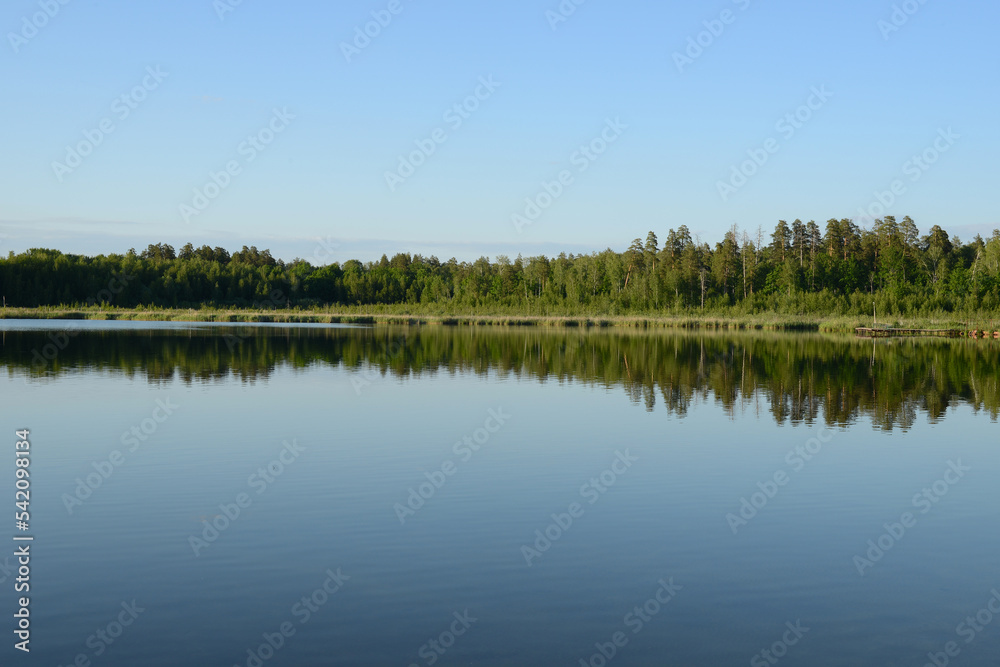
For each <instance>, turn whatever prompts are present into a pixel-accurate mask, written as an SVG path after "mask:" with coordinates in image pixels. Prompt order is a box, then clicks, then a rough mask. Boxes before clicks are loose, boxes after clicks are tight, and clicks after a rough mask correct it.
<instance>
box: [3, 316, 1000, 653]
mask: <svg viewBox="0 0 1000 667" xmlns="http://www.w3.org/2000/svg"><path fill="white" fill-rule="evenodd" d="M0 338H2V348H0V353H2V357H0V360H2V364H3V369H2V370H3V373H2V374H0V385H2V387H3V389H2V396H3V408H4V409H3V415H4V420H3V422H4V427H5V428H6V429H7V433H8V438H7V439H8V442H9V443H11V449H13V447H12V443H13V441H14V439H15V438H14V435H13V431H14V429H15V428H25V427H27V428H30V429H31V441H32V448H33V459H32V467H31V471H32V482H33V487H32V502H31V509H32V534H33V535H34V536H35V540H36V541H35V543H34V544H33V547H32V548H33V550H34V553H35V556H34V559H33V562H32V568H33V569H32V577H33V581H32V591H31V593H32V614H33V629H34V634H33V637H32V653H31V655H30V657H29V658H28V659H27V660H23V659H21V660H20V662H25V663H26V664H35V663H37V664H50V665H52V664H58V665H68V664H71V663H72V662H73V661H74V659H76V657H77V656H78V655H80V654H83V655H84V656H85V657H86V658H87V659H89V660H90V661H91V662H92V664H94V665H98V664H100V665H133V664H142V665H178V664H197V665H234V664H240V665H247V664H250V665H254V664H257V663H256V660H257V659H258V658H254V657H251V656H250V655H249V654H248V650H249V651H252V652H255V653H258V654H259V655H261V657H263V658H265V659H264V660H262V663H263V664H267V665H296V666H308V665H392V664H398V665H403V666H406V665H411V664H416V665H430V664H437V665H554V664H565V665H579V664H581V660H582V661H583V664H592V665H601V664H603V662H602V661H604V662H609V664H618V665H684V666H687V665H746V664H771V663H770V662H769V661H768V660H767V658H766V656H764V655H763V654H761V651H762V650H768V651H773V652H774V653H769V655H771V656H772V657H774V656H777V655H778V654H779V653H780V654H781V655H780V662H781V664H787V665H873V666H874V665H917V666H919V665H923V664H925V663H927V662H928V661H929V657H928V653H937V652H941V651H945V650H946V646H947V645H948V642H955V645H954V646H953V647H951V648H952V649H953V651H954V650H957V651H958V655H957V656H955V657H951V658H950V661H951V662H952V664H956V665H959V664H960V665H969V666H973V665H994V664H996V658H995V656H996V655H997V654H1000V623H994V622H993V618H992V616H993V613H992V612H990V611H988V609H989V607H988V605H989V603H990V600H991V597H992V596H993V595H994V593H993V591H994V589H997V590H1000V573H998V569H997V566H996V553H997V547H998V542H1000V540H998V537H997V528H998V519H1000V510H998V503H997V501H998V491H997V485H996V481H995V480H996V479H997V478H998V473H1000V464H998V458H997V455H996V447H997V433H998V431H997V425H996V419H997V415H998V411H1000V387H998V373H997V361H998V350H1000V346H998V345H997V344H996V343H995V342H993V341H979V342H974V341H966V340H962V341H948V340H887V341H876V342H875V343H873V342H872V341H863V340H855V339H853V338H849V337H839V336H821V335H814V334H797V335H791V334H787V335H782V334H763V333H759V334H709V333H700V334H690V333H672V332H667V333H663V332H660V333H645V332H639V331H635V332H633V331H622V330H599V331H598V330H589V331H586V330H565V329H553V330H547V329H535V328H529V329H517V330H503V329H495V328H454V329H453V328H446V327H423V328H391V327H330V326H287V325H271V326H217V325H216V326H213V325H202V324H180V323H161V324H154V323H126V322H122V323H119V322H73V323H60V322H3V323H0ZM116 452H118V454H117V455H116V454H115V453H116ZM282 452H284V453H282ZM12 458H13V456H10V457H8V459H12ZM282 458H283V459H284V462H281V461H282ZM112 459H113V460H114V461H119V462H120V464H119V465H112V466H111V472H110V474H108V475H107V477H106V478H104V477H101V473H100V471H101V470H103V471H105V472H106V473H107V472H108V470H109V469H108V466H109V465H110V464H109V463H108V462H109V461H111V460H112ZM272 462H279V463H272ZM269 465H271V468H270V471H269V470H268V466H269ZM11 466H12V464H11ZM12 467H13V466H12ZM949 471H950V472H949ZM956 471H958V472H956ZM88 475H89V476H90V480H89V481H91V482H99V484H95V486H96V488H94V489H90V488H89V487H88V486H87V482H88ZM95 475H96V476H97V477H95ZM98 477H100V480H98V479H97V478H98ZM7 478H8V479H10V476H7ZM81 482H82V483H83V485H84V486H83V487H82V488H81V485H80V483H81ZM779 482H780V483H779ZM5 488H11V487H10V485H9V483H5ZM925 489H926V492H925ZM87 491H89V494H88V493H87ZM10 496H12V492H11V493H7V492H5V497H10ZM81 496H84V497H83V498H81ZM241 500H242V501H243V504H244V505H245V506H244V507H241V508H239V516H238V517H236V518H235V519H232V520H229V518H228V517H227V516H226V514H227V513H229V514H230V515H231V516H235V511H236V510H235V508H237V507H239V504H240V501H241ZM744 501H745V502H744ZM755 505H756V506H755ZM741 511H742V514H741ZM907 513H908V514H909V515H911V516H910V520H907V521H906V522H905V523H907V524H908V525H905V526H904V525H903V519H904V518H905V517H904V515H905V514H907ZM213 522H214V523H215V526H216V528H211V527H210V526H211V524H212V523H213ZM12 524H13V522H11V533H13V532H14V530H13V525H12ZM896 524H899V526H897V525H896ZM546 533H547V534H548V536H547V537H546ZM198 540H203V541H202V542H199V541H198ZM869 541H871V544H870V543H869ZM880 541H881V543H882V545H883V546H888V549H881V548H880V547H879V546H878V545H879V542H880ZM873 547H874V549H873ZM10 551H12V550H10ZM869 552H870V553H869ZM5 576H8V577H9V575H6V574H5V572H4V571H2V570H0V578H3V577H5ZM8 581H9V578H8ZM324 584H325V585H326V589H325V590H324ZM7 586H8V583H4V590H7V591H8V593H7V595H5V596H3V600H5V602H4V605H5V608H13V605H14V600H13V597H14V594H13V592H11V590H10V588H8V587H7ZM333 591H335V592H333ZM658 595H659V600H657V596H658ZM303 598H305V601H303ZM133 600H135V605H136V607H138V608H141V609H142V611H141V612H139V613H138V614H137V618H136V619H135V621H134V623H132V624H131V625H129V626H128V627H126V628H123V631H122V633H121V635H120V636H119V637H117V638H115V639H113V641H112V642H111V643H106V642H104V640H102V639H100V636H99V635H97V634H95V633H96V632H97V630H98V629H102V628H103V629H105V630H107V629H108V625H109V624H112V623H113V622H114V621H115V620H116V619H117V618H118V617H119V615H120V614H121V613H122V612H123V607H122V604H123V603H125V604H126V606H128V605H130V604H131V603H132V601H133ZM993 606H994V608H997V609H1000V603H997V602H994V603H993ZM637 607H638V610H637V609H636V608H637ZM983 609H987V612H986V614H988V615H989V616H990V618H989V619H988V622H984V621H987V618H986V615H985V614H982V613H980V610H983ZM977 613H980V618H979V621H976V620H975V617H976V615H977ZM969 616H972V617H973V623H975V624H977V625H969V624H967V623H966V624H965V625H960V624H963V623H965V619H966V617H969ZM473 619H474V620H473ZM282 624H285V626H284V627H285V629H286V630H287V631H289V632H288V635H289V636H284V637H280V638H279V637H278V635H275V634H274V633H279V634H280V631H281V628H282ZM789 624H790V625H789ZM789 627H793V628H795V627H798V628H800V630H799V631H798V632H797V633H796V632H792V631H791V630H789ZM974 627H979V628H980V630H973V629H972V628H974ZM805 628H808V631H805V630H804V629H805ZM111 630H117V629H116V628H114V627H112V628H111ZM291 631H294V634H292V633H291ZM616 633H620V634H617V635H616ZM265 635H267V636H270V637H271V640H272V643H274V644H277V645H279V648H278V649H277V650H276V651H269V649H268V647H267V645H266V644H265V648H264V650H263V652H262V653H261V652H260V651H259V649H260V647H261V645H262V643H264V642H265V641H266V637H265ZM800 635H801V636H800ZM10 636H11V635H10V634H8V637H10ZM615 639H617V640H618V645H615ZM786 640H794V644H793V643H791V641H787V642H786ZM432 642H433V643H432ZM12 643H13V641H8V644H7V645H5V646H4V647H3V649H2V651H3V655H4V656H5V657H4V664H7V662H8V659H9V660H11V661H12V660H13V659H14V658H15V654H18V655H17V656H16V657H17V658H19V659H20V658H22V656H20V655H19V652H15V651H14V650H13V649H12V647H11V644H12ZM99 651H100V655H98V652H99ZM602 652H603V653H604V655H602ZM612 652H613V653H614V655H613V657H611V658H610V660H608V659H607V658H605V657H604V656H605V655H611V653H612ZM270 653H273V655H270ZM774 659H777V658H776V657H775V658H774ZM761 660H763V661H764V662H761ZM432 661H433V662H432ZM11 664H13V663H11Z"/></svg>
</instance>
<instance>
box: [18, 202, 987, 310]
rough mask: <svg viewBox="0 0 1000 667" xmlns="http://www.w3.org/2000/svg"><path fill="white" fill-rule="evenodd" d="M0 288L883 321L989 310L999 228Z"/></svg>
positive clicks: (821, 232) (879, 229)
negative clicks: (972, 233)
mask: <svg viewBox="0 0 1000 667" xmlns="http://www.w3.org/2000/svg"><path fill="white" fill-rule="evenodd" d="M0 293H2V294H3V296H4V298H5V300H6V304H7V305H9V306H10V305H13V306H21V307H37V306H57V305H67V306H72V305H81V304H88V303H89V304H107V305H113V306H117V307H140V306H152V307H174V308H192V307H193V308H197V307H202V306H209V307H218V306H238V307H258V308H261V307H264V308H284V307H302V308H308V307H317V306H331V305H334V306H335V305H345V306H364V305H387V304H402V305H411V306H416V305H428V306H436V307H440V308H442V309H471V310H477V309H480V310H484V311H486V310H493V311H497V312H525V313H529V312H530V313H537V314H580V313H602V314H611V315H616V314H630V313H654V312H664V311H669V312H686V313H690V312H697V311H705V312H707V311H714V310H720V309H730V310H732V309H736V310H738V311H740V312H746V313H755V312H790V313H810V312H817V313H820V312H821V313H835V314H846V315H853V314H865V313H870V312H871V308H872V303H873V301H874V302H876V303H878V305H879V307H880V310H881V312H884V313H886V314H893V313H896V314H904V315H905V314H921V313H951V312H979V311H982V310H995V309H997V308H998V307H1000V230H995V231H994V232H993V236H992V237H991V238H989V239H983V238H982V237H981V236H976V237H975V238H974V239H973V240H972V241H970V242H968V243H963V242H962V241H961V240H960V239H959V238H957V237H949V234H948V233H947V232H946V231H945V230H944V229H942V228H941V227H939V226H937V225H935V226H933V227H931V228H930V229H929V230H928V231H927V233H926V234H923V235H921V234H920V232H919V231H918V229H917V226H916V224H915V223H914V221H913V220H912V219H911V218H910V217H909V216H907V217H904V218H903V219H902V220H900V221H897V220H896V219H895V218H894V217H892V216H886V217H884V218H880V219H878V220H876V221H875V222H874V224H873V226H872V228H871V229H864V228H860V227H858V226H857V225H856V224H855V223H854V222H853V221H852V220H850V219H842V220H837V219H830V220H828V221H827V222H826V224H825V225H824V226H823V227H822V228H821V227H820V225H818V224H817V223H816V222H815V221H809V222H802V221H801V220H794V221H793V222H792V223H788V222H786V221H785V220H779V221H778V223H777V225H776V226H775V228H774V230H773V231H772V232H771V233H769V234H767V233H765V232H764V230H763V229H761V228H758V229H757V230H756V232H754V233H750V232H748V231H745V230H744V231H741V230H740V229H739V228H738V227H737V226H735V225H734V226H733V227H732V228H730V229H729V230H728V231H727V232H726V233H725V235H724V236H723V238H722V240H721V241H719V242H717V243H716V244H715V245H714V247H713V246H711V245H710V244H708V243H706V242H702V241H701V240H700V239H698V238H694V237H692V235H691V232H690V231H689V230H688V228H687V226H686V225H681V226H679V227H678V228H677V229H670V230H669V231H668V232H667V233H666V235H665V237H664V238H663V239H662V241H661V238H660V237H658V236H657V235H656V233H654V232H652V231H651V232H649V233H648V234H647V235H646V237H645V239H642V238H636V239H635V240H633V241H632V243H631V244H630V245H629V246H628V247H627V249H625V250H624V251H623V252H617V251H614V250H612V249H610V248H609V249H607V250H604V251H603V252H594V253H590V254H580V255H573V254H569V255H567V254H565V253H562V254H560V255H558V256H557V257H553V258H549V257H545V256H533V257H522V256H520V255H519V256H518V257H517V258H516V259H513V260H512V259H511V258H510V257H508V256H506V255H498V256H497V257H495V258H493V259H492V260H490V259H489V258H487V257H480V258H479V259H477V260H475V261H474V262H465V261H463V262H459V261H457V260H456V259H455V258H451V259H449V260H447V261H440V260H439V259H438V258H437V257H434V256H430V257H424V256H421V255H411V254H409V253H397V254H395V255H394V256H393V257H392V258H389V257H388V256H386V255H383V256H382V258H381V259H380V260H379V261H374V262H361V261H358V260H353V259H352V260H348V261H346V262H343V263H340V262H335V263H332V264H328V265H325V266H314V265H312V264H310V263H309V262H307V261H305V260H302V259H295V260H293V261H291V262H284V261H282V260H280V259H275V258H274V257H272V255H271V253H270V252H269V251H268V250H263V251H259V250H258V249H257V248H256V247H250V248H248V247H246V246H243V248H242V249H241V250H239V251H237V252H233V253H229V252H228V251H227V250H226V249H224V248H220V247H215V248H212V247H209V246H202V247H200V248H195V247H194V246H193V245H192V244H190V243H189V244H187V245H185V246H184V247H183V248H181V249H180V251H175V250H174V248H173V247H172V246H170V245H169V244H165V243H160V244H151V245H149V246H148V247H147V248H146V249H145V250H143V251H142V252H136V251H135V250H134V249H132V250H129V251H128V252H127V253H125V254H110V255H98V256H96V257H87V256H81V255H71V254H64V253H62V252H60V251H58V250H49V249H31V250H28V251H26V252H24V253H20V254H14V253H10V254H9V255H8V257H7V258H6V259H0Z"/></svg>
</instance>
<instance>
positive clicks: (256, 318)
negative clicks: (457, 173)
mask: <svg viewBox="0 0 1000 667" xmlns="http://www.w3.org/2000/svg"><path fill="white" fill-rule="evenodd" d="M0 319H3V320H13V319H23V320H46V319H49V320H98V321H114V320H124V321H148V322H165V321H172V322H221V323H234V324H241V323H242V324H247V323H277V324H300V323H305V324H376V325H379V324H382V325H407V326H420V325H440V326H500V327H575V328H639V329H653V328H659V329H712V330H719V329H722V330H769V331H819V332H830V333H854V332H855V329H856V328H858V327H867V326H870V325H871V322H870V320H869V321H865V318H860V317H849V316H840V315H829V316H806V315H778V314H767V315H738V316H737V315H702V316H699V315H693V314H692V315H663V316H657V315H505V314H420V313H406V312H404V313H371V312H367V313H361V312H349V311H348V312H334V311H331V312H323V311H303V310H257V309H236V308H234V309H218V310H216V309H211V310H208V309H189V308H174V309H155V310H149V309H135V308H121V309H100V308H49V307H42V308H13V307H7V308H4V309H2V310H0ZM998 321H1000V315H996V314H994V317H988V316H980V317H976V318H974V319H969V320H957V319H952V320H945V319H928V318H897V319H894V320H892V322H891V323H888V324H889V326H892V327H900V328H913V329H916V328H921V329H964V330H968V329H970V328H973V329H975V328H979V329H984V328H989V329H991V330H994V329H996V328H997V322H998ZM880 325H881V323H880Z"/></svg>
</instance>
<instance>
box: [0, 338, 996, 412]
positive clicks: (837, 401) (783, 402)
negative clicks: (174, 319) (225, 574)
mask: <svg viewBox="0 0 1000 667" xmlns="http://www.w3.org/2000/svg"><path fill="white" fill-rule="evenodd" d="M998 353H1000V344H998V343H997V342H996V341H971V340H965V339H961V340H941V339H888V340H878V341H875V342H873V341H871V340H861V339H855V338H853V337H850V336H826V335H822V334H803V333H761V332H755V333H735V332H734V333H715V332H679V331H668V332H663V331H656V332H644V331H634V330H625V329H599V330H580V329H555V328H551V329H550V328H535V327H528V328H512V329H507V328H497V327H443V326H425V327H387V326H386V327H355V328H349V327H343V328H329V327H296V326H280V327H255V326H225V327H218V326H197V325H192V326H185V327H183V328H148V329H144V328H139V329H128V330H121V329H115V328H102V329H99V330H89V329H87V328H68V329H63V330H61V331H57V330H50V331H38V330H17V329H14V330H6V331H4V332H3V336H2V346H0V363H2V364H3V366H4V368H5V369H6V370H7V373H8V375H9V376H10V377H12V378H19V377H23V378H25V381H26V382H27V383H28V384H29V385H30V384H32V383H36V382H45V381H47V380H48V379H51V378H53V377H59V376H61V375H63V374H67V373H77V372H80V371H83V370H86V371H97V372H102V373H114V374H120V375H124V376H126V377H130V378H139V379H143V380H145V381H148V382H152V383H161V382H166V381H170V380H173V379H180V380H181V381H182V382H185V383H189V384H190V383H215V382H223V381H228V380H231V379H236V380H238V381H240V382H245V383H255V382H259V381H266V380H267V379H268V378H269V377H270V376H271V375H272V374H273V373H275V372H276V371H278V370H281V369H284V368H291V369H308V368H343V369H347V370H349V371H352V372H354V373H356V374H357V375H356V380H355V382H362V383H363V382H368V381H371V380H372V378H375V377H386V378H394V379H404V378H412V377H421V376H425V375H435V374H441V373H449V374H456V373H475V374H477V375H482V376H495V377H498V378H510V377H514V378H519V379H529V380H537V381H540V382H548V381H552V380H556V381H560V382H578V383H585V384H588V385H594V386H598V385H599V386H603V387H606V388H608V389H617V388H619V387H620V388H621V389H623V390H624V391H625V392H626V394H627V396H628V397H629V399H630V400H631V401H632V402H633V403H635V404H637V405H639V406H642V407H644V408H645V409H646V410H649V411H654V410H660V409H665V410H666V411H667V412H668V413H670V414H672V415H676V416H681V417H683V416H684V415H685V414H686V413H687V412H688V410H689V409H690V408H691V406H692V405H694V404H695V403H697V402H709V401H714V402H716V403H718V404H719V405H721V406H722V407H723V409H724V410H725V412H726V413H727V414H728V415H730V416H731V417H733V418H736V417H739V416H740V415H744V414H747V413H753V414H755V415H760V416H763V415H765V414H770V415H771V416H772V417H773V419H774V420H775V421H776V422H778V423H796V424H797V423H806V424H811V423H826V424H829V425H846V424H849V423H852V422H854V421H856V420H857V419H858V418H859V417H860V416H865V417H868V418H870V419H871V420H872V422H873V423H874V424H875V425H877V426H878V427H880V428H883V429H886V430H891V429H893V428H904V429H906V428H908V427H910V426H911V425H912V424H913V423H914V422H915V421H916V419H917V418H918V416H919V415H921V414H923V415H926V417H927V419H928V420H929V421H931V422H936V421H939V420H941V419H943V418H944V417H945V415H946V413H947V410H948V408H949V407H956V406H960V405H968V406H971V407H972V408H973V409H974V410H975V411H977V412H979V411H985V412H986V413H988V414H989V415H990V417H991V418H992V419H994V420H996V418H997V416H998V412H1000V388H998V377H1000V374H998V372H997V362H998Z"/></svg>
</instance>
